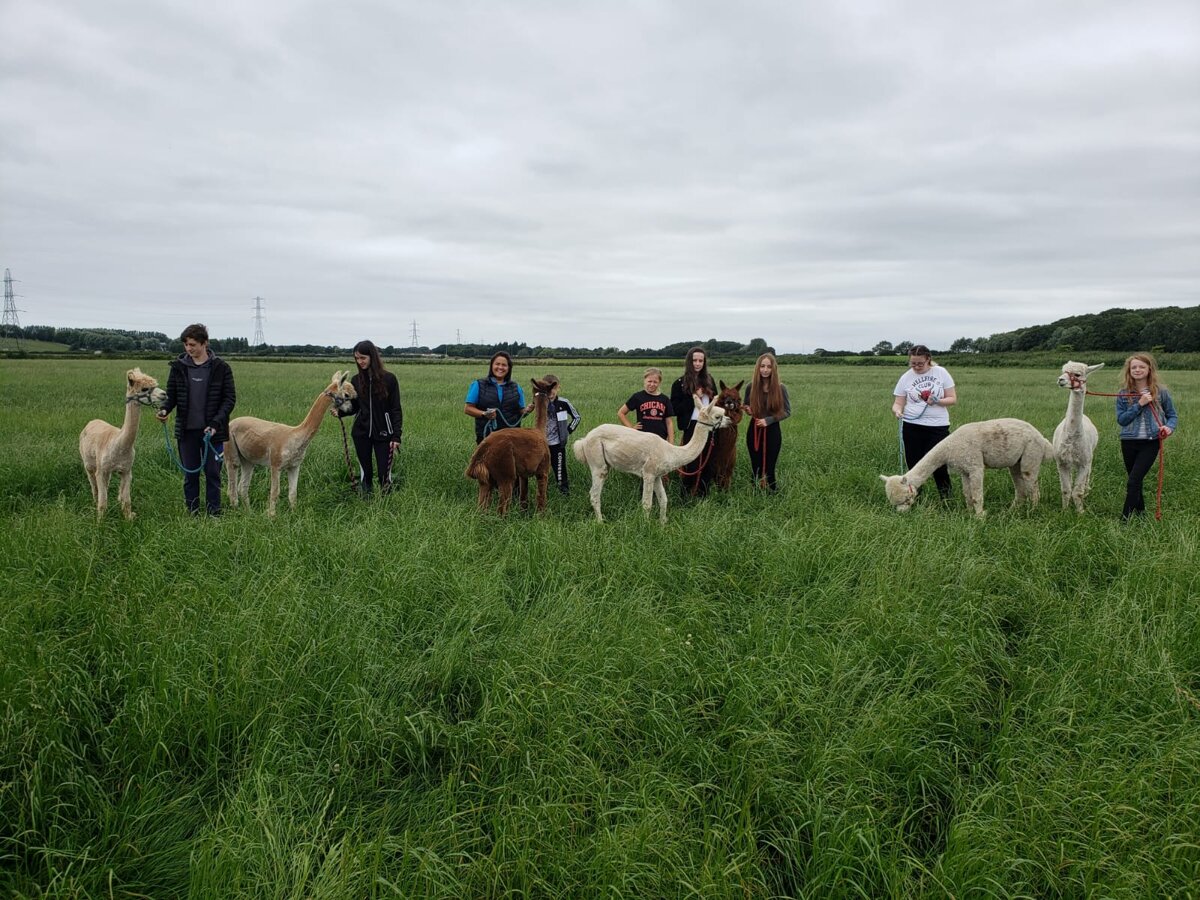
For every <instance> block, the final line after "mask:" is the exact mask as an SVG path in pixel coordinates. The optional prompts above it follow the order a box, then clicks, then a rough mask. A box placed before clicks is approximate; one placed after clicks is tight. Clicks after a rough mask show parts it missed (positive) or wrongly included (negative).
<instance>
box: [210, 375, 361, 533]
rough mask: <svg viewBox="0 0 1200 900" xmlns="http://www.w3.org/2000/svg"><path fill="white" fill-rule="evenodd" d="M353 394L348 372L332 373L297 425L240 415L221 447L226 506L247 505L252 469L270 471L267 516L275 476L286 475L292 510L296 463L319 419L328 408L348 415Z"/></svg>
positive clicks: (273, 499)
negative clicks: (226, 478) (226, 473)
mask: <svg viewBox="0 0 1200 900" xmlns="http://www.w3.org/2000/svg"><path fill="white" fill-rule="evenodd" d="M356 396H357V392H356V391H355V390H354V385H352V384H351V383H350V375H349V373H348V372H340V371H339V372H334V373H333V378H332V380H331V381H330V382H329V384H328V386H327V387H326V388H325V390H323V391H321V393H320V394H318V395H317V398H316V399H315V400H314V401H313V404H312V406H311V407H310V408H309V410H308V415H306V416H305V417H304V421H302V422H301V423H300V424H299V425H283V424H281V423H279V422H268V421H266V420H264V419H256V418H255V417H254V416H241V417H239V418H237V419H234V420H233V421H232V422H230V423H229V443H227V444H226V445H225V465H226V467H227V468H228V470H229V505H230V506H237V505H238V501H239V499H240V500H241V501H242V502H243V503H245V504H246V505H247V506H249V505H250V480H251V479H252V478H253V477H254V468H255V466H266V467H268V468H269V469H270V470H271V496H270V499H269V500H268V501H267V515H269V516H274V515H275V505H276V503H277V502H278V501H279V476H280V473H281V472H287V479H288V506H289V508H291V509H295V508H296V488H297V486H298V484H299V481H300V464H301V463H302V462H304V454H305V453H306V452H307V451H308V445H309V443H310V442H311V441H312V439H313V435H315V434H316V433H317V429H318V428H320V427H321V419H322V418H323V417H324V416H325V413H326V411H327V410H328V409H329V408H330V407H331V406H332V407H335V408H336V409H337V410H338V412H343V413H345V412H349V411H350V410H351V409H352V407H353V401H354V398H355V397H356Z"/></svg>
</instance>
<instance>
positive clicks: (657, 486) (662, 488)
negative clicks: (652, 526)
mask: <svg viewBox="0 0 1200 900" xmlns="http://www.w3.org/2000/svg"><path fill="white" fill-rule="evenodd" d="M654 496H655V497H657V498H658V521H659V522H661V523H662V524H663V525H666V524H667V488H666V485H664V484H663V480H662V479H661V478H655V479H654Z"/></svg>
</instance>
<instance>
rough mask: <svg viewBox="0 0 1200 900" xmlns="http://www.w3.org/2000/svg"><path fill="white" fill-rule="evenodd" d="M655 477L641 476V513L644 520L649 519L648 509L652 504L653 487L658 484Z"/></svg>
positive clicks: (651, 475)
mask: <svg viewBox="0 0 1200 900" xmlns="http://www.w3.org/2000/svg"><path fill="white" fill-rule="evenodd" d="M658 481H659V478H658V476H657V475H654V474H649V475H643V476H642V512H643V513H644V514H645V516H646V518H647V519H648V518H650V507H651V505H653V503H654V495H655V489H654V485H655V484H656V483H658Z"/></svg>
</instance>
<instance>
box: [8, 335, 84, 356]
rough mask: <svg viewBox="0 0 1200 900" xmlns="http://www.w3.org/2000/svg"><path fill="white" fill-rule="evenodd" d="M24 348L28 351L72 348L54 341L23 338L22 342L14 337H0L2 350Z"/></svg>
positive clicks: (56, 350)
mask: <svg viewBox="0 0 1200 900" xmlns="http://www.w3.org/2000/svg"><path fill="white" fill-rule="evenodd" d="M18 349H19V350H23V351H25V352H26V353H66V352H67V351H68V350H70V349H71V348H70V347H68V346H67V345H66V344H59V343H55V342H54V341H30V340H26V339H25V338H21V341H20V344H18V343H17V342H16V341H14V340H13V339H12V338H0V350H18Z"/></svg>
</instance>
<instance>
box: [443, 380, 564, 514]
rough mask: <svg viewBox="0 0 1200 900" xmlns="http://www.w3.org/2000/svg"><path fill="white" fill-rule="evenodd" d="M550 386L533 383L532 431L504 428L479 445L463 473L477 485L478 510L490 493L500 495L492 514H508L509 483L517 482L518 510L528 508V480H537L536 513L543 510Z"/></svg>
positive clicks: (510, 484) (547, 471)
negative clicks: (518, 488) (519, 499)
mask: <svg viewBox="0 0 1200 900" xmlns="http://www.w3.org/2000/svg"><path fill="white" fill-rule="evenodd" d="M550 387H551V386H550V385H548V384H546V383H545V382H543V381H538V380H537V379H536V378H535V379H533V403H534V410H535V412H536V421H535V423H534V426H533V427H532V428H505V429H502V430H500V431H493V432H492V433H491V434H489V435H488V436H487V437H485V438H484V439H483V441H482V442H480V444H479V446H478V447H476V448H475V453H474V454H473V455H472V456H471V461H470V462H469V463H468V464H467V470H466V471H465V472H464V473H463V475H464V476H466V477H467V478H474V479H475V480H476V481H478V482H479V508H480V510H485V509H487V508H488V505H489V504H490V503H491V502H492V490H493V489H495V490H499V491H500V501H499V503H498V504H497V506H496V511H497V512H498V513H500V515H502V516H503V515H505V514H506V513H507V512H508V504H509V503H510V502H512V493H513V482H514V481H517V480H518V479H519V480H520V490H521V509H528V508H529V478H530V476H533V477H534V478H536V479H537V482H538V488H537V511H538V512H543V511H544V510H545V509H546V484H547V481H548V480H549V477H550V445H549V444H547V443H546V404H547V403H548V402H549V397H550Z"/></svg>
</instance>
